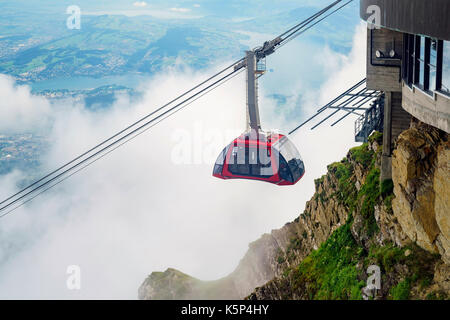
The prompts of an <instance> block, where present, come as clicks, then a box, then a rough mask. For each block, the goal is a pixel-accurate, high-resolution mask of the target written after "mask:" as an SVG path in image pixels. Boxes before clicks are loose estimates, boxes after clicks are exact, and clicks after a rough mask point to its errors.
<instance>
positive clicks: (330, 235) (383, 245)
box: [139, 128, 450, 299]
mask: <svg viewBox="0 0 450 320" xmlns="http://www.w3.org/2000/svg"><path fill="white" fill-rule="evenodd" d="M428 129H429V128H428ZM408 131H409V132H408ZM408 131H407V132H405V133H404V134H403V135H401V136H400V138H399V142H398V148H397V150H396V151H395V156H394V161H393V162H394V163H393V181H386V182H382V183H380V180H379V177H380V170H379V165H380V162H381V147H380V144H381V140H382V137H381V135H380V134H375V135H374V136H372V137H371V139H370V142H369V143H368V144H365V145H362V146H361V147H357V148H353V149H352V150H350V152H349V153H348V155H347V157H346V158H344V159H343V160H342V161H340V162H337V163H334V164H331V165H329V166H328V172H327V174H326V175H324V176H323V177H321V178H320V179H317V180H316V181H315V185H316V192H315V195H314V196H313V198H312V199H311V200H310V201H308V202H307V203H306V206H305V210H304V211H303V212H302V213H301V214H300V216H299V217H298V218H297V219H295V221H293V222H290V223H287V224H286V225H285V226H283V227H282V228H281V229H278V230H273V231H272V232H271V233H270V234H265V235H263V236H262V237H261V238H260V239H258V240H257V241H255V242H253V243H251V244H250V245H249V250H248V251H247V253H246V255H245V256H244V258H243V259H242V260H241V261H240V263H239V265H238V267H237V268H236V270H235V271H233V272H232V273H231V274H230V275H228V276H227V277H225V278H223V279H220V280H217V281H209V282H203V281H200V280H198V279H194V278H192V277H189V276H187V275H184V274H182V273H181V272H179V271H176V270H173V269H168V270H167V271H166V272H164V273H161V272H154V273H152V274H151V275H150V276H149V277H148V278H147V279H146V280H145V281H144V283H143V284H142V285H141V287H140V289H139V298H140V299H242V298H249V299H361V298H362V297H363V292H366V291H364V286H365V285H366V280H367V277H368V276H367V273H366V268H367V267H368V266H369V265H378V266H380V268H381V273H382V276H383V284H382V288H381V289H379V290H377V291H376V295H375V298H376V299H408V298H421V299H424V298H447V297H449V296H450V273H449V271H450V269H449V266H450V264H449V261H448V253H449V252H450V251H449V239H450V238H449V210H448V199H449V194H448V191H449V188H448V187H449V186H448V183H449V153H448V149H449V148H448V147H449V146H448V142H447V140H446V137H445V136H444V135H443V134H442V132H439V131H438V132H433V131H432V130H431V129H430V131H425V130H423V129H419V128H411V129H410V130H408ZM394 193H395V196H397V198H395V196H394ZM441 256H442V258H441ZM255 288H256V289H255Z"/></svg>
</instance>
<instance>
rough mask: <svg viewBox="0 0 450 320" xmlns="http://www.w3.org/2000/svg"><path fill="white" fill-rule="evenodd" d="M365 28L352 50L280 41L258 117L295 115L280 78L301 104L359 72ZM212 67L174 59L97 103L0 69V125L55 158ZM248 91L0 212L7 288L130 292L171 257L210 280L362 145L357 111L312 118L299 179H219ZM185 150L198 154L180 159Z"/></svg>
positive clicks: (213, 98) (223, 94) (298, 207)
mask: <svg viewBox="0 0 450 320" xmlns="http://www.w3.org/2000/svg"><path fill="white" fill-rule="evenodd" d="M365 32H366V29H365V25H362V24H361V25H360V26H358V27H357V29H356V30H355V36H354V45H353V49H352V51H351V52H350V54H349V55H348V56H343V55H341V54H337V53H335V52H333V51H332V50H331V49H329V48H328V47H325V48H321V49H322V50H319V51H317V54H315V56H314V57H313V58H312V60H313V62H311V63H308V60H306V56H304V58H305V59H302V60H299V59H298V54H297V58H295V57H294V55H295V54H296V52H298V51H297V50H296V48H299V47H301V46H302V43H301V41H295V42H293V43H292V45H293V49H292V50H290V51H289V50H288V51H286V52H285V53H281V51H280V56H279V57H276V58H275V57H274V58H273V59H272V60H271V61H272V62H273V65H274V66H275V67H276V72H274V73H269V74H267V75H266V76H265V77H266V78H270V79H269V80H263V81H261V86H260V89H261V92H260V108H261V118H262V123H263V128H265V129H271V128H278V129H280V130H281V132H282V133H283V132H284V133H287V131H289V130H290V129H292V128H293V127H294V126H295V125H297V124H298V119H292V118H289V117H286V115H285V114H284V113H283V114H280V113H279V112H278V111H277V110H278V109H277V107H276V103H275V101H274V100H273V99H271V98H268V95H269V94H270V93H273V91H272V90H273V89H271V88H272V87H273V85H274V82H275V81H277V79H283V82H285V83H286V86H284V85H283V86H282V87H283V88H284V89H283V90H285V93H287V94H292V95H293V98H292V99H290V100H289V101H288V105H287V106H286V108H287V110H289V109H293V108H298V107H300V108H302V109H303V111H302V112H303V113H304V114H305V115H306V114H311V113H312V112H313V111H314V110H315V108H318V107H320V106H321V105H323V104H324V103H326V102H328V100H330V99H331V98H333V97H335V96H336V95H338V94H340V93H341V92H342V91H343V90H345V89H347V88H348V87H349V86H350V85H352V84H354V83H355V82H357V81H359V80H361V79H362V78H363V75H364V74H365V70H364V66H365V63H364V60H365V47H364V43H365V42H364V39H365ZM290 45H291V44H290ZM293 58H295V59H293ZM287 62H289V63H287ZM313 64H316V65H320V66H321V68H324V69H325V70H326V72H327V75H326V77H327V81H325V82H324V83H321V84H320V85H319V86H316V87H315V88H312V87H311V86H309V85H308V79H309V77H311V72H312V70H311V65H313ZM214 71H215V70H206V71H193V70H190V69H188V68H175V69H171V70H168V71H166V72H164V73H161V74H158V75H156V76H154V77H153V78H152V79H150V80H149V81H148V82H147V83H145V84H144V85H143V87H142V88H141V90H142V91H143V92H145V94H144V96H143V98H142V100H141V101H140V102H138V103H130V102H129V99H128V98H127V97H126V96H122V97H119V99H118V100H117V102H116V103H115V104H114V105H113V106H112V107H111V108H109V109H104V110H96V111H95V110H94V111H93V110H88V109H86V108H84V107H83V105H73V104H70V103H69V102H63V103H61V104H54V103H50V102H49V101H47V100H45V99H44V98H41V97H37V96H34V95H32V94H31V93H30V89H29V88H28V87H26V86H16V85H14V82H13V80H12V79H10V78H8V77H6V76H0V93H1V96H2V101H0V132H1V133H5V132H7V133H9V132H24V131H27V132H29V131H36V130H37V131H39V130H47V131H48V135H49V137H50V141H51V146H50V150H49V151H48V152H47V153H46V154H44V155H42V163H43V168H44V169H46V171H51V170H52V169H54V168H56V167H58V166H59V165H61V164H62V163H65V162H67V161H68V160H70V159H72V158H73V157H75V156H77V155H78V154H80V153H82V152H83V151H85V150H86V149H88V148H90V147H92V146H93V145H95V144H96V143H97V142H99V141H101V140H102V139H104V138H106V137H108V136H110V135H112V134H113V133H115V132H116V131H118V130H120V129H122V128H123V127H125V126H127V125H128V124H129V123H131V122H134V121H135V120H136V119H138V118H140V117H141V116H143V115H145V114H147V113H149V112H150V111H151V110H153V109H155V108H156V107H158V106H160V105H162V104H164V103H165V102H166V101H168V100H170V99H171V98H172V97H175V96H176V95H177V94H178V93H180V92H183V91H184V90H185V89H189V88H190V87H192V85H193V84H195V83H198V82H200V81H201V80H203V79H204V78H205V77H206V76H207V75H209V74H212V73H214ZM323 72H325V71H323ZM280 81H281V80H280ZM300 93H302V95H301V97H299V94H300ZM3 97H7V98H3ZM245 101H246V96H245V74H244V73H243V74H241V75H239V76H238V77H236V78H234V79H233V80H231V81H230V82H227V83H226V84H224V85H223V86H221V87H220V88H218V89H216V90H214V91H212V92H211V93H209V94H208V95H206V96H204V97H202V98H201V99H200V100H198V101H196V102H194V103H193V104H191V105H190V106H189V107H187V108H186V109H184V110H183V111H181V112H179V113H177V114H176V115H174V116H173V117H170V118H168V119H167V120H165V121H163V122H161V123H160V124H158V125H157V126H155V127H154V128H152V129H150V130H149V131H148V132H146V133H145V134H143V135H141V136H139V137H137V138H136V139H134V140H133V141H131V142H130V143H127V144H125V145H124V146H122V147H121V148H119V149H117V150H116V151H115V152H113V153H111V154H110V155H108V156H106V157H105V158H103V159H102V160H101V161H98V162H96V163H95V164H93V165H92V166H90V167H88V168H87V169H85V170H84V171H82V172H80V173H79V174H77V175H75V176H73V177H71V178H70V179H68V180H67V181H65V182H63V183H62V184H60V185H58V186H57V187H56V188H54V189H52V190H51V191H49V192H46V193H45V194H43V195H41V196H39V197H38V198H36V199H35V200H34V201H32V202H30V203H29V204H27V205H25V206H23V207H21V208H20V209H18V210H16V211H14V213H12V214H11V215H8V216H6V217H5V218H3V219H0V298H1V299H136V298H137V289H138V287H139V285H140V284H141V283H142V282H143V281H144V279H145V277H146V276H147V275H148V274H150V273H151V272H152V271H163V270H165V269H166V268H168V267H172V268H176V269H179V270H181V271H183V272H185V273H187V274H189V275H192V276H194V277H197V278H200V279H202V280H212V279H217V278H220V277H223V276H225V275H227V274H229V273H230V272H232V271H233V269H234V268H235V267H236V266H237V264H238V263H239V260H240V259H241V258H242V257H243V256H244V254H245V252H246V250H247V248H248V244H249V243H250V242H252V241H254V240H256V239H258V238H259V237H260V236H261V235H262V234H263V233H267V232H270V231H271V230H272V229H276V228H279V227H281V226H282V225H284V224H285V223H286V222H288V221H291V220H293V219H295V218H296V217H298V216H299V215H300V214H301V213H302V212H303V209H304V206H305V202H306V201H307V200H309V199H310V198H311V196H312V195H313V193H314V179H316V178H319V177H320V176H321V175H322V174H324V173H325V172H326V166H327V165H328V164H330V163H332V162H334V161H339V160H340V159H341V158H342V157H344V156H345V154H346V152H347V150H348V149H349V148H350V147H352V146H354V145H356V144H355V143H354V132H353V130H354V129H353V125H354V120H355V119H354V118H352V117H348V119H346V120H345V121H343V122H342V123H341V124H339V125H338V126H336V127H333V128H330V127H329V123H328V124H325V125H323V126H321V127H319V128H318V129H316V130H314V131H311V130H310V129H309V128H310V126H306V127H305V128H303V129H301V130H300V131H298V132H297V133H295V134H294V135H293V136H292V137H291V139H292V140H293V142H294V143H295V144H296V145H297V147H298V149H299V151H300V153H301V155H302V157H303V160H304V162H305V166H306V174H305V176H304V177H303V179H302V180H301V181H300V182H299V183H298V184H297V185H295V186H292V187H279V186H275V185H271V184H265V183H261V182H254V181H245V180H235V181H222V180H219V179H216V178H214V177H212V164H213V162H214V161H215V158H216V156H217V155H218V154H219V152H220V151H221V150H222V149H223V148H224V147H225V145H226V144H227V143H229V142H230V141H231V140H232V139H233V138H234V136H233V134H234V135H238V134H239V133H240V132H241V131H243V130H244V124H245ZM330 123H331V122H330ZM186 146H187V147H186ZM180 150H189V151H190V154H188V155H186V154H184V153H183V152H181V153H182V158H181V159H180V158H179V155H180V152H179V151H180ZM22 178H24V173H23V172H19V171H14V172H12V173H10V174H8V175H6V176H1V177H0V198H1V199H4V198H5V197H7V196H9V195H10V194H11V193H13V192H14V191H17V187H16V185H17V183H18V181H20V180H21V179H22ZM70 265H78V266H80V268H81V290H68V289H67V286H66V280H67V277H68V275H67V274H66V270H67V267H68V266H70Z"/></svg>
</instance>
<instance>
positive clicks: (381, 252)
mask: <svg viewBox="0 0 450 320" xmlns="http://www.w3.org/2000/svg"><path fill="white" fill-rule="evenodd" d="M405 260H406V257H405V249H401V248H399V247H396V246H394V245H393V244H391V243H390V244H387V245H385V246H372V247H371V248H370V251H369V255H368V258H367V260H366V265H369V264H376V265H378V266H380V268H381V271H382V272H383V273H385V272H392V271H393V269H394V266H395V265H396V264H399V263H403V262H404V261H405Z"/></svg>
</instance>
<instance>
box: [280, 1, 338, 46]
mask: <svg viewBox="0 0 450 320" xmlns="http://www.w3.org/2000/svg"><path fill="white" fill-rule="evenodd" d="M341 1H342V0H337V1H335V2H333V3H332V4H330V5H329V6H327V7H325V8H323V9H322V10H320V11H318V12H316V13H315V14H313V15H312V16H310V17H309V18H307V19H305V20H303V21H302V22H300V23H298V24H296V25H295V26H293V27H292V28H290V29H288V30H286V31H285V32H283V33H282V34H280V35H279V36H278V37H279V38H283V37H284V36H285V35H286V34H288V33H290V32H292V31H293V30H295V29H298V28H302V27H303V26H305V25H306V24H308V23H310V22H311V21H312V20H314V19H315V18H317V17H318V16H320V15H322V14H323V13H324V12H326V11H328V10H329V9H330V8H332V7H334V6H335V5H336V4H337V3H339V2H341ZM286 38H288V36H286V37H285V39H286Z"/></svg>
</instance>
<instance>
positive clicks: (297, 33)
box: [276, 0, 353, 49]
mask: <svg viewBox="0 0 450 320" xmlns="http://www.w3.org/2000/svg"><path fill="white" fill-rule="evenodd" d="M341 1H342V0H339V1H336V2H341ZM350 2H353V0H349V1H347V2H346V3H344V4H343V5H342V6H340V7H338V8H336V9H335V10H333V11H331V12H330V13H328V14H327V15H325V16H324V17H322V18H321V19H319V20H317V21H315V22H314V23H313V24H311V25H308V27H307V28H306V29H303V30H301V28H298V29H297V30H295V31H293V32H291V33H290V34H289V35H288V36H286V38H285V39H283V42H282V43H281V44H280V45H279V46H278V47H277V48H276V49H279V48H281V47H282V46H284V45H285V44H287V43H289V42H291V41H292V40H294V39H295V38H297V37H298V36H300V35H302V34H303V33H305V32H306V31H308V30H309V29H311V28H312V27H314V26H315V25H316V24H318V23H319V22H321V21H323V20H324V19H326V18H328V17H329V16H331V15H332V14H333V13H335V12H337V11H339V10H341V9H342V8H344V7H345V6H347V5H348V4H349V3H350ZM333 6H334V4H333ZM327 11H328V10H327Z"/></svg>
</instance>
